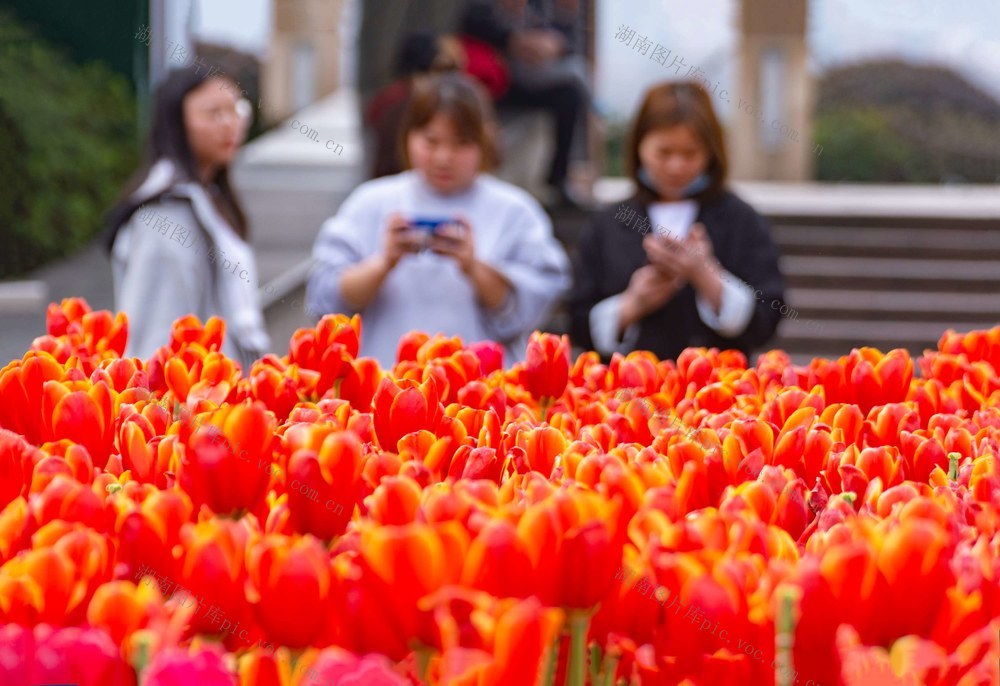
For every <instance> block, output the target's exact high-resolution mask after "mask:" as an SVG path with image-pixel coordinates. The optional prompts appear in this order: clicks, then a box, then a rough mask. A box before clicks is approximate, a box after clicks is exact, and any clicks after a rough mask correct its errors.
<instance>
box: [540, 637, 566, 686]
mask: <svg viewBox="0 0 1000 686" xmlns="http://www.w3.org/2000/svg"><path fill="white" fill-rule="evenodd" d="M561 637H562V630H560V631H559V633H558V634H556V637H555V640H553V641H552V645H551V646H549V656H548V658H547V659H546V660H545V676H543V677H542V686H555V684H556V665H557V664H558V662H559V642H560V639H561Z"/></svg>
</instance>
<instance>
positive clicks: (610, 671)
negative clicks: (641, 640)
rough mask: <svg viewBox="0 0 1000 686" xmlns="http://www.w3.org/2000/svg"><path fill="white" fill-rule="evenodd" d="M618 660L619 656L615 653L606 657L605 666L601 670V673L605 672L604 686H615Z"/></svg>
mask: <svg viewBox="0 0 1000 686" xmlns="http://www.w3.org/2000/svg"><path fill="white" fill-rule="evenodd" d="M618 659H619V658H618V655H616V654H615V653H608V654H607V655H605V656H604V666H603V667H602V668H601V671H603V672H604V679H603V684H604V686H614V684H615V672H616V671H617V670H618Z"/></svg>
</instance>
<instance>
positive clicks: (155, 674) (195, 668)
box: [142, 648, 237, 686]
mask: <svg viewBox="0 0 1000 686" xmlns="http://www.w3.org/2000/svg"><path fill="white" fill-rule="evenodd" d="M142 683H143V686H190V684H192V683H196V684H198V686H237V683H236V677H235V676H234V675H233V674H232V673H231V672H230V671H229V668H228V667H227V666H226V663H225V661H224V660H223V658H222V656H221V655H220V654H219V653H218V652H216V651H214V650H210V649H205V648H203V649H201V650H198V651H197V652H195V651H189V650H184V649H177V648H168V649H166V650H163V651H162V652H160V653H158V654H157V655H156V656H155V657H154V658H153V660H152V662H150V663H149V666H148V667H147V668H146V671H145V672H144V673H143V680H142Z"/></svg>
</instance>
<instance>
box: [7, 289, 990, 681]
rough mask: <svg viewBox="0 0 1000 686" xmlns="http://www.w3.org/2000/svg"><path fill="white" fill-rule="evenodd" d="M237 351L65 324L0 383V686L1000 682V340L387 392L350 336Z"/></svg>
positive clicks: (487, 352)
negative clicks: (150, 341)
mask: <svg viewBox="0 0 1000 686" xmlns="http://www.w3.org/2000/svg"><path fill="white" fill-rule="evenodd" d="M224 329H225V327H224V323H223V322H221V321H219V320H215V319H213V320H209V321H208V322H206V323H205V324H204V325H202V323H201V322H199V321H198V320H196V319H194V318H186V319H183V320H178V322H177V323H175V325H174V330H173V334H172V340H171V342H170V344H169V346H165V347H164V348H161V349H160V350H159V351H158V352H157V353H156V354H155V355H154V356H153V357H152V358H151V359H149V360H138V359H127V358H122V357H121V354H122V351H123V350H124V346H125V339H126V336H127V322H126V321H125V317H124V315H121V314H119V315H118V316H117V317H112V315H110V314H109V313H107V312H91V311H90V309H89V308H88V307H87V305H86V303H85V302H83V301H81V300H78V299H73V300H66V301H63V303H62V304H61V305H59V306H56V305H51V306H50V308H49V312H48V335H45V336H42V337H40V338H38V339H36V340H35V342H34V344H33V345H32V350H31V351H30V352H28V353H27V354H26V355H25V356H24V358H23V359H21V360H15V361H13V362H11V363H10V364H8V365H7V366H6V367H4V368H3V370H2V371H0V427H2V428H0V508H2V509H0V623H2V625H0V683H3V684H10V685H17V686H20V685H21V684H25V685H28V684H32V685H33V684H38V683H76V684H81V685H83V684H85V685H87V686H117V685H132V684H137V683H141V684H142V685H143V686H168V685H170V686H173V685H174V684H176V685H178V686H180V685H182V684H183V685H188V684H199V685H207V686H214V685H215V684H220V685H221V684H227V685H228V684H241V685H243V686H251V685H253V686H264V685H266V686H306V685H316V686H320V685H322V686H326V685H328V684H329V685H333V684H354V685H359V686H360V685H365V686H368V685H372V684H375V685H392V684H409V683H434V684H463V685H464V684H470V685H472V684H475V685H487V684H496V685H504V686H506V685H511V686H520V685H528V684H533V683H543V684H563V683H568V684H573V685H574V686H575V685H578V684H584V683H588V684H594V685H605V684H607V685H611V684H618V683H627V684H640V683H641V684H662V685H673V684H687V685H695V684H699V685H701V684H704V685H706V686H707V685H710V684H712V685H714V684H736V683H741V684H753V685H758V684H764V685H769V684H782V685H784V684H789V685H790V684H796V685H797V686H809V685H811V684H822V685H823V686H837V685H839V684H881V683H886V684H939V685H943V684H953V685H956V686H958V685H961V686H972V685H977V684H996V683H998V679H1000V674H998V666H997V663H998V658H1000V650H998V645H997V638H998V631H1000V584H998V579H1000V534H998V526H1000V518H998V505H1000V473H998V455H1000V376H998V372H997V370H998V369H1000V327H997V328H994V329H992V330H990V331H977V332H972V333H969V334H964V335H962V334H956V333H954V332H947V333H945V334H944V335H943V337H942V338H941V341H940V342H939V344H938V350H937V351H928V352H927V353H926V354H925V355H924V356H923V357H921V358H920V359H919V360H916V361H914V360H912V359H911V358H910V356H909V355H908V354H907V353H906V352H904V351H899V350H896V351H892V352H889V353H886V354H883V353H881V352H879V351H877V350H874V349H871V348H863V349H860V350H855V351H853V352H852V353H851V354H850V355H848V356H845V357H842V358H840V359H838V360H825V359H817V360H814V361H813V362H812V363H810V364H809V365H808V366H805V367H798V366H794V365H792V364H791V363H790V361H789V359H788V357H787V355H785V354H784V353H782V352H780V351H772V352H769V353H767V354H765V355H763V356H762V357H761V358H760V360H759V362H758V364H757V366H756V367H754V368H750V369H748V368H747V362H746V359H745V358H744V357H743V356H742V355H741V354H739V353H734V352H719V351H716V350H702V349H699V350H696V349H689V350H686V351H685V352H684V353H683V354H682V355H681V356H680V358H679V359H678V360H677V361H676V363H675V362H672V361H659V360H657V359H655V358H654V357H653V356H652V355H650V354H648V353H633V354H630V355H628V356H626V357H621V356H616V357H615V358H614V359H613V360H612V361H611V363H610V364H608V365H603V364H601V363H600V360H599V359H598V358H597V357H596V355H594V354H593V353H587V354H584V355H581V356H580V357H579V358H578V359H576V360H575V361H572V360H570V357H569V349H568V344H567V342H566V340H565V339H561V338H558V337H555V336H551V335H545V334H542V335H539V334H536V335H534V336H533V337H532V340H531V342H530V344H529V347H528V351H527V361H526V362H525V363H523V364H518V365H515V366H514V367H513V368H510V369H503V368H502V367H501V361H500V357H499V353H498V348H495V347H492V346H490V345H488V344H487V345H477V346H470V347H465V346H463V344H462V343H461V341H459V340H457V339H445V338H441V337H437V338H429V337H428V336H426V335H424V334H419V333H414V334H411V335H410V336H408V337H407V338H406V339H404V340H403V341H401V343H400V351H399V360H400V361H399V362H398V364H397V365H396V367H395V368H394V369H393V370H382V369H380V368H379V366H378V365H377V363H375V362H374V361H373V360H369V359H357V352H358V348H359V340H360V337H361V321H360V319H359V318H357V317H355V318H353V319H349V318H347V317H344V316H342V315H337V316H327V317H324V318H323V320H321V321H320V322H319V323H318V325H317V326H316V328H315V329H301V330H299V331H297V332H296V333H295V335H294V336H293V338H292V340H291V342H290V345H289V352H288V355H286V356H284V357H281V358H279V357H277V356H274V355H268V356H266V357H264V358H263V359H261V360H260V361H258V362H257V363H255V364H254V366H253V367H252V369H250V370H249V372H248V373H245V374H244V373H242V372H241V370H240V369H239V367H238V365H236V364H235V363H234V362H233V361H232V360H229V359H227V358H226V357H224V356H223V355H221V354H220V353H219V352H218V350H219V349H220V348H221V343H222V338H223V335H224ZM915 368H917V369H919V371H920V374H919V376H915V375H914V370H915ZM137 674H138V675H140V676H137Z"/></svg>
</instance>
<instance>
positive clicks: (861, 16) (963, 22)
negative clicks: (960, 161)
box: [174, 0, 1000, 119]
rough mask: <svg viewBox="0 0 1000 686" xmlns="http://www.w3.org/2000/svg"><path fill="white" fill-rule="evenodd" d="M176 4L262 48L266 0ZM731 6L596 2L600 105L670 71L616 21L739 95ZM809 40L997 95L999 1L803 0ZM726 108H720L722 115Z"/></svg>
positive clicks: (819, 64) (212, 32)
mask: <svg viewBox="0 0 1000 686" xmlns="http://www.w3.org/2000/svg"><path fill="white" fill-rule="evenodd" d="M174 1H175V2H177V3H178V5H185V4H186V3H188V2H194V3H195V6H196V16H195V22H194V23H195V26H196V27H197V31H198V33H199V34H201V35H202V36H204V37H205V38H210V39H213V40H216V41H219V42H225V43H230V44H233V45H236V46H238V47H241V48H242V49H244V50H249V51H252V52H256V53H258V54H261V55H263V54H264V53H265V51H266V49H267V45H268V42H269V35H270V25H271V17H270V3H271V1H272V0H174ZM353 1H355V2H357V1H359V0H353ZM368 1H373V0H368ZM377 1H380V2H384V1H387V0H377ZM737 7H738V0H700V1H699V2H698V3H692V2H690V0H627V1H625V2H620V1H612V0H597V9H598V21H597V46H598V66H597V74H596V75H595V78H596V86H597V97H598V100H599V102H600V104H601V106H602V108H603V109H605V110H606V111H610V112H614V113H617V114H619V115H620V116H626V115H627V113H628V112H630V111H631V110H632V108H633V107H634V106H635V104H636V102H637V99H638V97H639V95H640V93H641V92H642V90H643V88H644V87H645V86H647V85H649V84H651V83H654V82H656V81H659V80H662V79H664V78H667V77H668V76H671V75H673V70H672V69H671V70H669V71H668V70H667V68H666V67H663V66H660V65H659V64H658V63H656V62H654V61H652V60H650V59H649V58H648V57H644V56H642V55H640V54H638V53H637V52H635V51H634V50H633V49H632V48H629V47H626V46H624V45H622V44H621V43H619V42H617V41H616V40H615V37H614V36H615V33H616V31H617V29H618V27H619V26H620V25H622V24H625V25H628V26H630V27H632V28H638V27H642V30H641V31H640V33H645V34H646V35H647V37H648V38H649V40H651V41H652V42H653V43H654V44H655V43H660V44H661V45H663V46H665V47H666V48H668V49H670V50H673V51H674V54H676V55H680V56H681V57H683V58H684V61H685V63H686V64H688V65H697V66H699V67H700V68H701V69H702V70H703V71H704V72H705V74H706V75H707V76H708V78H709V79H710V80H711V82H712V83H715V82H719V84H720V85H719V88H720V90H721V88H727V89H728V90H729V91H730V92H731V93H735V92H737V85H738V84H736V83H735V79H734V78H733V74H734V71H733V61H734V58H735V39H736V33H735V28H736V11H737ZM181 11H183V10H181ZM809 47H810V55H811V66H812V68H813V69H814V70H815V71H816V72H822V71H823V70H824V69H826V68H828V67H829V66H831V65H836V64H841V63H845V62H851V61H856V60H859V59H863V58H867V57H875V56H897V57H902V58H904V59H907V60H910V61H914V62H919V63H943V64H946V65H948V66H951V67H953V68H955V69H957V70H958V71H960V72H961V73H962V74H964V75H965V76H966V77H967V78H969V79H970V80H972V81H973V82H974V83H976V84H977V85H978V86H980V87H981V88H983V89H985V90H987V91H989V92H990V93H992V94H993V95H994V97H997V98H998V99H1000V0H958V1H956V2H951V1H949V0H810V7H809ZM623 75H627V78H623ZM734 102H735V100H734ZM734 107H735V105H734ZM732 114H733V113H732V112H725V111H723V112H721V115H722V116H723V117H724V118H726V119H728V118H729V117H730V116H732Z"/></svg>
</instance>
